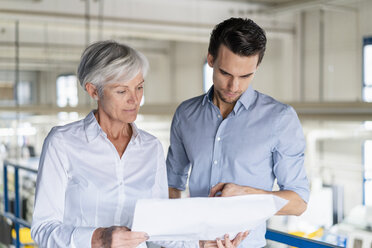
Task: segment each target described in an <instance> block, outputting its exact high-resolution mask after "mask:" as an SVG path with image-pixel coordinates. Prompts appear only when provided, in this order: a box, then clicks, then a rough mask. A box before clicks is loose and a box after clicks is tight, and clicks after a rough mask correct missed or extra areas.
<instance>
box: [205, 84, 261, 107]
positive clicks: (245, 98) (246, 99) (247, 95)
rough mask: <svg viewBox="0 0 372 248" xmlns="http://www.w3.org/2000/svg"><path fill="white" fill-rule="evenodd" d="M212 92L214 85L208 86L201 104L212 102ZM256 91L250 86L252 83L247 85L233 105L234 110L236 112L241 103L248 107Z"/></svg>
mask: <svg viewBox="0 0 372 248" xmlns="http://www.w3.org/2000/svg"><path fill="white" fill-rule="evenodd" d="M213 92H214V86H213V85H212V87H210V88H209V90H208V92H207V93H206V94H205V96H204V98H203V101H202V105H204V104H205V103H206V102H207V101H208V102H212V101H213ZM255 96H256V93H255V91H254V89H253V87H252V85H249V86H248V88H247V89H246V91H245V92H244V93H243V94H242V95H241V96H240V98H239V100H238V101H237V102H236V104H235V107H234V112H237V110H238V109H239V107H240V105H243V106H244V108H245V109H248V108H249V106H251V104H252V103H253V102H254V100H255Z"/></svg>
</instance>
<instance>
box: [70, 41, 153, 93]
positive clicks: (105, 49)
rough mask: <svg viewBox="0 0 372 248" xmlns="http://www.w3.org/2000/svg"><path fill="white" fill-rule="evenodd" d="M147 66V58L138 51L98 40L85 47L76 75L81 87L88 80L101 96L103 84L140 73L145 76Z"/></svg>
mask: <svg viewBox="0 0 372 248" xmlns="http://www.w3.org/2000/svg"><path fill="white" fill-rule="evenodd" d="M148 68H149V62H148V60H147V58H146V57H145V56H144V55H143V54H142V53H141V52H139V51H137V50H135V49H133V48H131V47H129V46H127V45H124V44H119V43H117V42H115V41H111V40H107V41H99V42H96V43H93V44H92V45H90V46H89V47H87V48H86V49H85V51H84V52H83V54H82V55H81V60H80V64H79V67H78V71H77V75H78V79H79V81H80V85H81V87H83V89H84V90H86V88H85V85H86V84H87V83H88V82H89V83H92V84H93V85H95V86H96V87H97V89H98V94H99V96H100V97H102V96H103V87H104V85H105V84H109V83H114V82H115V81H117V80H120V81H123V82H127V81H130V80H131V79H133V78H134V77H135V76H137V74H138V73H140V72H141V73H142V76H143V77H145V76H146V74H147V71H148Z"/></svg>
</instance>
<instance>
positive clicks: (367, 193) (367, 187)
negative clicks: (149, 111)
mask: <svg viewBox="0 0 372 248" xmlns="http://www.w3.org/2000/svg"><path fill="white" fill-rule="evenodd" d="M371 151H372V140H367V141H365V142H364V149H363V156H364V161H363V162H364V169H363V204H364V205H367V206H372V153H371Z"/></svg>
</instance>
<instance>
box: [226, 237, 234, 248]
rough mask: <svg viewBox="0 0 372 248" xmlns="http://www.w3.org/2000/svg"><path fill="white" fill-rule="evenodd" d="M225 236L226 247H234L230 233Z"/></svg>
mask: <svg viewBox="0 0 372 248" xmlns="http://www.w3.org/2000/svg"><path fill="white" fill-rule="evenodd" d="M224 238H225V247H226V248H232V247H233V244H232V243H231V241H230V237H229V235H228V234H225V236H224Z"/></svg>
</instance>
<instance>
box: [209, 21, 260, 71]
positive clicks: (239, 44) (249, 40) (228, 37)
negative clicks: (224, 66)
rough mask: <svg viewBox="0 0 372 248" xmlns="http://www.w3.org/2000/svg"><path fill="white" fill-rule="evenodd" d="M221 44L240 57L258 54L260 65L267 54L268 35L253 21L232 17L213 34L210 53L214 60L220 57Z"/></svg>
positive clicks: (217, 26)
mask: <svg viewBox="0 0 372 248" xmlns="http://www.w3.org/2000/svg"><path fill="white" fill-rule="evenodd" d="M221 44H222V45H225V46H226V47H227V48H229V49H230V50H231V51H232V52H233V53H235V54H237V55H240V56H251V55H256V54H258V63H257V65H259V64H260V63H261V61H262V58H263V56H264V53H265V48H266V35H265V31H264V30H263V29H262V28H260V27H259V26H258V25H257V24H256V23H255V22H254V21H252V20H251V19H243V18H234V17H232V18H230V19H227V20H225V21H223V22H221V23H220V24H217V25H216V26H215V27H214V29H213V31H212V33H211V39H210V41H209V48H208V52H209V53H210V54H211V55H212V56H213V58H214V59H216V58H217V56H218V49H219V48H220V46H221Z"/></svg>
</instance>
